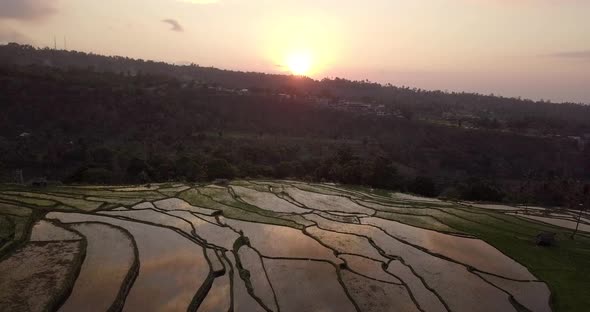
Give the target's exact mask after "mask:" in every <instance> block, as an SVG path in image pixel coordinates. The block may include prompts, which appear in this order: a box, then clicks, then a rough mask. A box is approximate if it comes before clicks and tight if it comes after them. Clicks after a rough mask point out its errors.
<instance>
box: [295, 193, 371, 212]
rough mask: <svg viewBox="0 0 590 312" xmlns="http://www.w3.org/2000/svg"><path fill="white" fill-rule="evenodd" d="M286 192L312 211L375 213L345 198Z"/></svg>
mask: <svg viewBox="0 0 590 312" xmlns="http://www.w3.org/2000/svg"><path fill="white" fill-rule="evenodd" d="M286 190H287V192H288V193H289V195H290V196H291V197H293V199H295V200H296V201H297V202H299V203H301V204H303V205H305V206H306V207H309V208H312V209H317V210H323V211H340V212H347V213H352V214H368V215H372V214H373V213H375V211H374V210H373V209H370V208H366V207H363V206H361V205H359V204H357V203H355V202H353V201H352V200H350V199H348V198H346V197H341V196H333V195H326V194H318V193H313V192H306V191H302V190H300V189H298V188H294V187H289V188H286Z"/></svg>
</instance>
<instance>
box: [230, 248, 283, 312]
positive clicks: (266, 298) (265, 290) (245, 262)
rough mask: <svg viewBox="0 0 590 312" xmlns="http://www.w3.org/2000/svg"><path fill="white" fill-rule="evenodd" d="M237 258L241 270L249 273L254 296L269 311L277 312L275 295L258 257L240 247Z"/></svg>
mask: <svg viewBox="0 0 590 312" xmlns="http://www.w3.org/2000/svg"><path fill="white" fill-rule="evenodd" d="M238 257H239V259H240V263H241V264H242V268H243V269H244V270H246V271H248V272H250V273H249V279H250V283H251V285H252V288H253V290H254V296H256V297H257V298H259V299H260V300H261V301H262V304H264V305H265V306H266V307H268V308H269V309H271V310H273V311H277V310H278V309H277V303H276V300H275V295H274V292H273V290H272V287H271V286H270V282H269V281H268V279H267V277H266V270H265V269H264V265H263V264H262V258H260V255H259V254H258V253H257V252H256V251H255V250H254V249H252V248H250V247H248V246H242V247H240V249H239V250H238Z"/></svg>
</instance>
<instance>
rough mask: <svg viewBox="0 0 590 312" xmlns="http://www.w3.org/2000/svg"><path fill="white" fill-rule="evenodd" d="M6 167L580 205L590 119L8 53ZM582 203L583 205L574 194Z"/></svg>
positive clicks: (5, 49) (51, 174)
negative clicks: (575, 192)
mask: <svg viewBox="0 0 590 312" xmlns="http://www.w3.org/2000/svg"><path fill="white" fill-rule="evenodd" d="M0 102H1V103H3V109H2V112H0V136H1V137H0V153H1V154H0V168H3V169H1V170H2V172H3V173H4V174H3V176H4V180H11V179H12V177H13V176H14V172H15V170H17V169H24V173H25V178H32V177H35V176H45V177H47V178H49V179H53V180H61V181H65V182H93V183H131V182H138V181H167V180H178V179H185V180H188V181H202V180H210V179H216V178H231V177H235V176H237V177H275V178H284V177H297V178H301V179H307V180H314V181H322V180H326V181H337V182H342V183H349V184H362V185H369V186H374V187H382V188H389V189H400V190H407V191H412V192H415V193H420V194H424V195H429V196H434V195H439V194H443V195H445V196H450V197H460V198H465V199H480V200H510V201H519V202H525V201H535V202H538V203H543V204H546V205H558V204H560V205H561V204H567V198H568V196H569V195H568V192H570V191H571V188H569V187H565V188H564V187H563V185H564V184H563V183H562V182H563V181H567V180H572V179H573V180H580V181H581V182H579V183H584V182H583V181H588V179H590V161H588V159H590V152H589V149H587V148H585V144H586V143H587V142H588V138H590V136H589V137H586V136H585V135H586V133H590V108H589V107H588V106H584V105H579V104H572V103H564V104H552V103H545V102H532V101H526V100H519V99H508V98H500V97H494V96H484V95H477V94H461V93H445V92H440V91H423V90H414V89H409V88H399V87H394V86H381V85H378V84H374V83H369V82H354V81H347V80H344V79H333V80H329V79H326V80H322V81H315V80H312V79H309V78H304V77H293V76H284V75H267V74H260V73H241V72H232V71H224V70H219V69H213V68H203V67H199V66H196V65H192V66H176V65H170V64H165V63H156V62H150V61H142V60H132V59H127V58H120V57H105V56H98V55H92V54H85V53H79V52H68V51H55V50H48V49H45V50H43V49H35V48H33V47H30V46H20V45H15V44H10V45H6V46H2V47H0ZM570 197H571V196H570Z"/></svg>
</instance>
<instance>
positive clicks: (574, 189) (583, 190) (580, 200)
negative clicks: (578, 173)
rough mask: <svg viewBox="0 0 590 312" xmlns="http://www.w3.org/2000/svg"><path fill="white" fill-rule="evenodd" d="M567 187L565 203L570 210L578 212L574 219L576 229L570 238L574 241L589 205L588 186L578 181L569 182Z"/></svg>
mask: <svg viewBox="0 0 590 312" xmlns="http://www.w3.org/2000/svg"><path fill="white" fill-rule="evenodd" d="M568 184H569V185H568V187H567V195H566V196H567V201H568V206H569V208H570V209H574V210H578V216H577V218H576V228H575V229H574V231H573V232H572V235H571V238H572V239H574V238H575V236H576V234H578V229H579V228H580V220H581V219H582V215H583V214H584V212H585V211H586V210H588V206H589V205H590V184H585V185H582V184H581V183H580V181H569V182H568Z"/></svg>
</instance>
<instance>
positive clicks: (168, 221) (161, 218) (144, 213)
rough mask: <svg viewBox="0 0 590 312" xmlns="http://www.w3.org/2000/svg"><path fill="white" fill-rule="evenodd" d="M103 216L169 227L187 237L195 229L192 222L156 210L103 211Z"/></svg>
mask: <svg viewBox="0 0 590 312" xmlns="http://www.w3.org/2000/svg"><path fill="white" fill-rule="evenodd" d="M99 214H101V215H107V216H118V217H124V218H129V219H133V220H137V221H144V222H148V223H152V224H154V225H162V226H169V227H173V228H176V229H179V230H181V231H182V232H184V233H185V234H186V235H191V236H192V232H193V227H192V225H191V224H190V222H188V221H186V220H183V219H181V218H178V217H175V216H170V215H167V214H164V213H161V212H158V211H155V210H151V209H146V210H127V211H101V212H99Z"/></svg>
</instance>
